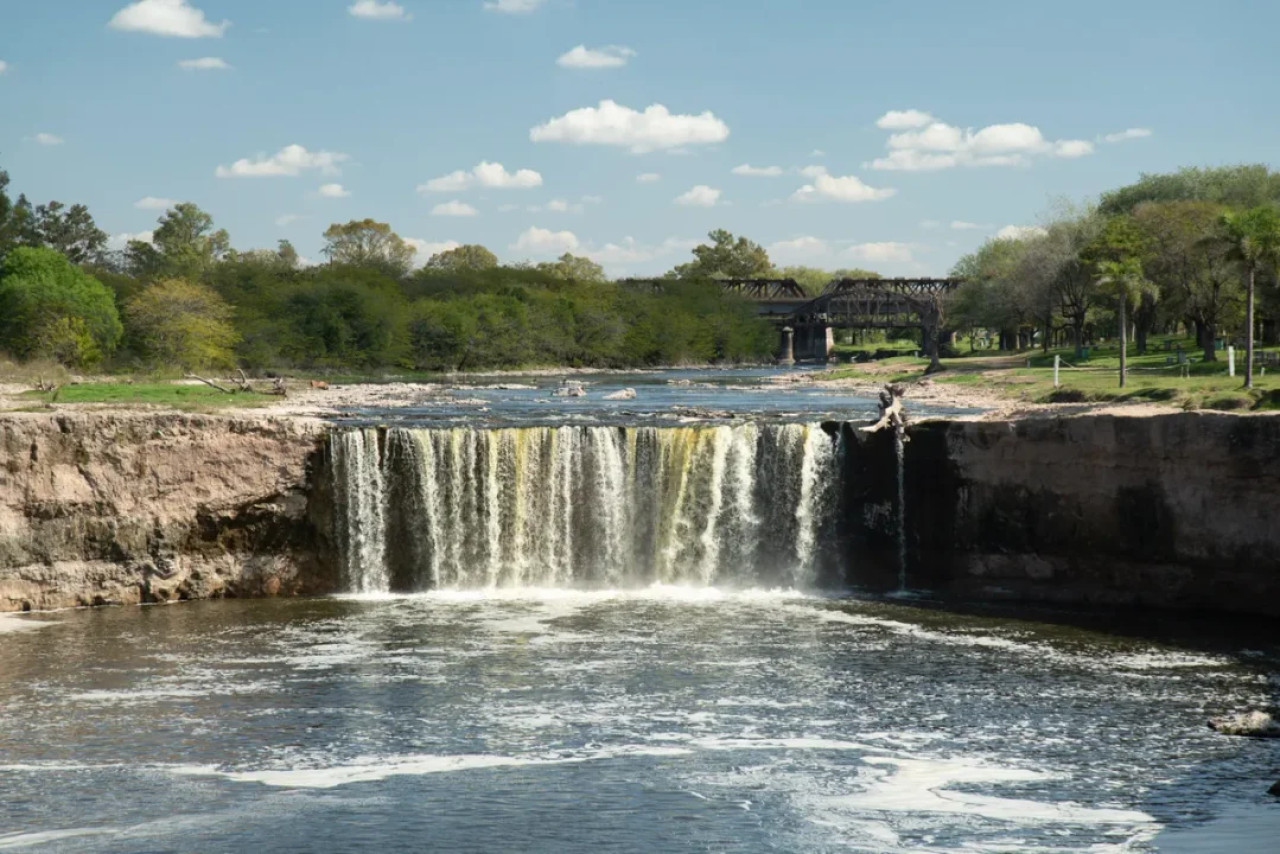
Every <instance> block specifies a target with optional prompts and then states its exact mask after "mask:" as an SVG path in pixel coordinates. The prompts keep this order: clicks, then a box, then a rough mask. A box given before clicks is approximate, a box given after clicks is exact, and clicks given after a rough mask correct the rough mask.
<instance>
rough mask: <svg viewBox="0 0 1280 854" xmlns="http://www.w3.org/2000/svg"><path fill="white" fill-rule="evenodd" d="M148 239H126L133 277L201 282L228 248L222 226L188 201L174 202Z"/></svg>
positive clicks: (228, 242)
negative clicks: (220, 227) (217, 227)
mask: <svg viewBox="0 0 1280 854" xmlns="http://www.w3.org/2000/svg"><path fill="white" fill-rule="evenodd" d="M158 222H159V225H158V226H157V228H156V230H155V231H154V232H152V235H151V242H150V243H147V242H146V241H142V240H131V241H129V245H128V248H127V249H126V250H125V253H126V255H127V256H128V259H129V263H130V266H131V267H132V268H133V273H134V275H136V276H139V277H141V278H145V279H151V280H155V279H161V278H174V279H186V280H188V281H204V279H205V278H206V277H207V276H208V274H209V272H210V271H211V270H212V269H213V266H214V265H215V264H216V263H217V262H218V261H219V260H221V259H222V258H223V257H224V256H226V255H227V254H228V253H229V252H230V251H231V239H230V237H228V236H227V232H226V230H225V229H218V230H217V231H215V230H214V228H213V217H212V216H210V215H209V214H207V213H205V212H204V211H202V210H201V209H200V208H199V207H198V206H197V205H194V204H192V203H191V202H182V203H181V204H178V205H174V207H173V208H172V209H171V210H168V211H166V212H165V214H164V216H162V217H160V219H159V220H158Z"/></svg>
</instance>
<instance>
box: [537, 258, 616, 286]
mask: <svg viewBox="0 0 1280 854" xmlns="http://www.w3.org/2000/svg"><path fill="white" fill-rule="evenodd" d="M537 269H539V270H541V271H542V272H544V273H548V274H550V275H551V276H554V277H555V278H557V279H564V280H565V281H568V282H585V283H593V282H594V283H599V282H604V281H607V277H606V276H605V274H604V267H601V266H600V265H599V264H597V263H596V262H595V261H592V260H591V259H590V258H583V257H581V256H578V255H571V254H569V253H568V252H566V253H564V254H563V255H561V256H560V257H559V258H558V259H557V260H556V261H554V262H545V261H544V262H543V263H541V264H539V265H538V267H537Z"/></svg>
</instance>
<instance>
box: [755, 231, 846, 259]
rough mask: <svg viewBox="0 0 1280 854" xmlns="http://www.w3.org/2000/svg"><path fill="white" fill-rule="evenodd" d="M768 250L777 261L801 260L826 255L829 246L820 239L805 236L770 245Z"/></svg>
mask: <svg viewBox="0 0 1280 854" xmlns="http://www.w3.org/2000/svg"><path fill="white" fill-rule="evenodd" d="M768 250H769V255H770V256H771V257H774V258H777V259H781V260H802V259H807V258H813V257H816V256H820V255H827V254H829V253H830V252H831V246H830V245H829V244H828V243H827V241H825V240H823V239H822V238H821V237H814V236H812V235H809V234H805V235H801V236H800V237H795V238H792V239H791V240H779V241H777V242H776V243H770V244H769V246H768Z"/></svg>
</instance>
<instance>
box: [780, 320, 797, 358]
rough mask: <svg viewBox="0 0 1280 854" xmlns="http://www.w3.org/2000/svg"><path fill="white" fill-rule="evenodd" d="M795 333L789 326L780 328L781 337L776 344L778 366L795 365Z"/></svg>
mask: <svg viewBox="0 0 1280 854" xmlns="http://www.w3.org/2000/svg"><path fill="white" fill-rule="evenodd" d="M795 337H796V332H795V330H794V329H792V328H791V327H790V326H784V327H782V337H781V339H780V341H779V342H778V364H780V365H794V364H795V363H796V348H795Z"/></svg>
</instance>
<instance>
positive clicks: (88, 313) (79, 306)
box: [0, 246, 122, 366]
mask: <svg viewBox="0 0 1280 854" xmlns="http://www.w3.org/2000/svg"><path fill="white" fill-rule="evenodd" d="M121 332H122V328H121V325H120V317H119V315H118V314H117V312H116V306H115V300H114V299H113V298H112V295H111V291H110V290H108V289H107V288H106V287H105V286H104V285H103V284H102V283H101V282H99V281H98V280H97V279H95V278H93V277H92V276H90V275H89V274H88V273H86V272H84V271H83V270H81V269H80V268H79V267H76V266H75V265H73V264H72V263H71V262H70V261H68V260H67V259H66V257H65V256H63V255H61V254H60V253H58V252H55V251H53V250H52V249H44V248H35V247H27V246H23V247H18V248H17V249H14V250H13V251H11V252H10V253H9V254H8V255H7V256H6V257H5V259H4V266H3V268H0V346H3V347H4V348H6V349H7V350H8V351H9V352H10V353H12V354H13V355H15V356H18V357H19V358H24V359H26V358H32V357H36V356H43V357H49V358H57V359H59V360H60V361H62V362H64V363H65V364H69V365H76V366H85V365H89V364H92V363H94V362H96V361H98V360H99V359H101V358H102V357H103V356H105V355H108V354H110V353H111V352H112V351H113V350H114V349H115V346H116V344H117V342H119V340H120V335H121Z"/></svg>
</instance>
